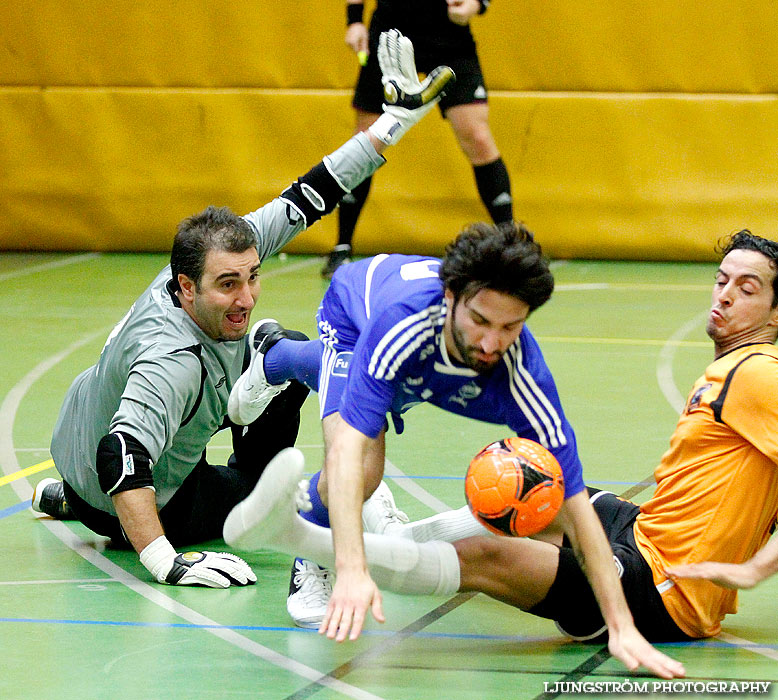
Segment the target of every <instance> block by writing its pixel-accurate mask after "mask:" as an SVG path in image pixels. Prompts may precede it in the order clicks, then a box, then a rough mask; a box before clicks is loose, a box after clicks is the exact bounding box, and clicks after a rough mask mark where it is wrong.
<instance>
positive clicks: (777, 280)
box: [715, 228, 778, 308]
mask: <svg viewBox="0 0 778 700" xmlns="http://www.w3.org/2000/svg"><path fill="white" fill-rule="evenodd" d="M715 250H716V252H717V253H718V254H719V255H720V256H721V257H722V258H724V256H726V255H727V254H728V253H731V252H732V251H733V250H755V251H756V252H757V253H761V254H762V255H764V256H765V257H766V258H767V259H768V260H769V261H770V267H772V269H773V272H775V276H774V277H773V303H772V307H773V308H775V307H776V306H778V243H776V242H775V241H771V240H770V239H769V238H762V237H761V236H755V235H754V234H753V233H751V231H749V230H748V229H747V228H744V229H743V230H742V231H738V232H737V233H733V234H731V235H730V236H725V237H724V238H722V239H721V240H719V242H718V243H717V244H716V248H715Z"/></svg>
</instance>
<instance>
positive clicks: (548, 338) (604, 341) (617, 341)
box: [537, 335, 711, 348]
mask: <svg viewBox="0 0 778 700" xmlns="http://www.w3.org/2000/svg"><path fill="white" fill-rule="evenodd" d="M537 339H538V341H540V342H542V343H583V344H586V345H654V346H663V345H673V346H676V347H681V348H709V347H711V344H710V342H705V341H702V340H652V339H650V338H583V337H576V338H567V337H564V336H552V335H541V336H538V338H537Z"/></svg>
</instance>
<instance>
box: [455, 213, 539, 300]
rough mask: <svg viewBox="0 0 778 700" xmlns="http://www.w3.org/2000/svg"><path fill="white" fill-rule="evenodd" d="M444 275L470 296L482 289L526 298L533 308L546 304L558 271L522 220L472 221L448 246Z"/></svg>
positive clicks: (457, 293) (464, 296)
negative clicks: (551, 268)
mask: <svg viewBox="0 0 778 700" xmlns="http://www.w3.org/2000/svg"><path fill="white" fill-rule="evenodd" d="M440 279H441V280H442V281H443V285H444V286H445V287H446V289H449V290H450V291H451V293H452V294H453V295H454V301H455V303H456V302H457V301H459V299H460V298H462V299H463V300H465V301H467V300H468V299H471V298H472V297H473V296H475V295H476V294H477V293H478V292H479V291H480V290H482V289H491V290H494V291H496V292H503V293H504V294H508V295H510V296H512V297H516V298H517V299H520V300H521V301H523V302H524V303H525V304H527V305H528V306H529V310H530V311H534V310H535V309H537V308H538V307H540V306H542V305H543V304H545V303H546V302H547V301H548V299H549V297H550V296H551V293H552V292H553V291H554V277H553V275H552V274H551V271H550V270H549V267H548V260H547V259H546V258H544V257H543V252H542V250H541V248H540V245H539V244H537V243H535V240H534V236H533V234H532V232H531V231H529V230H528V229H527V228H525V227H524V225H523V224H520V223H513V222H510V223H503V224H487V223H477V224H471V225H470V226H468V227H467V228H465V229H464V231H462V232H461V233H460V234H459V235H458V236H457V237H456V238H455V239H454V241H452V242H451V243H449V245H448V246H447V247H446V254H445V256H444V258H443V264H442V265H441V267H440Z"/></svg>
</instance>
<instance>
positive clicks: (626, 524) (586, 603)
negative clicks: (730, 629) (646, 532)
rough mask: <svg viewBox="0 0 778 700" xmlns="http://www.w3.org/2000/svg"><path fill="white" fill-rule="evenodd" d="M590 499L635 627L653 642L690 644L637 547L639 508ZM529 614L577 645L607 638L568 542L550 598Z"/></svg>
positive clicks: (612, 498)
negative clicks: (553, 624) (545, 620)
mask: <svg viewBox="0 0 778 700" xmlns="http://www.w3.org/2000/svg"><path fill="white" fill-rule="evenodd" d="M589 496H590V499H589V500H590V501H592V505H593V506H594V510H595V512H596V513H597V516H598V517H599V518H600V522H601V523H602V526H603V529H604V530H605V535H606V537H607V538H608V541H609V542H610V545H611V549H612V550H613V560H614V563H615V565H616V568H617V569H618V572H619V577H620V578H621V586H622V588H623V590H624V597H625V598H626V600H627V605H629V608H630V610H631V611H632V617H633V618H634V620H635V626H636V627H637V628H638V630H639V631H640V633H641V634H642V635H643V636H644V637H645V638H646V639H648V641H650V642H676V641H689V640H690V639H691V637H689V636H688V635H687V634H685V633H684V632H683V631H682V630H681V629H680V628H679V627H678V625H676V624H675V622H674V621H673V619H672V618H671V617H670V614H669V613H668V612H667V609H666V608H665V606H664V603H663V602H662V596H661V595H660V594H659V591H657V590H656V586H655V585H654V578H653V575H652V573H651V567H650V566H649V565H648V562H646V560H645V559H644V558H643V555H642V554H641V553H640V550H639V549H638V547H637V544H636V543H635V536H634V534H633V525H634V523H635V518H637V516H638V513H639V512H640V508H639V507H638V506H636V505H635V504H634V503H631V502H630V501H625V500H624V499H621V498H619V497H618V496H616V495H614V494H612V493H610V492H609V491H600V490H599V489H593V488H589ZM528 612H530V613H532V614H533V615H539V616H540V617H546V618H550V619H552V620H554V621H555V622H556V625H557V627H558V628H559V629H560V631H561V632H563V633H564V634H566V635H567V636H569V637H571V638H573V639H575V640H577V641H598V642H599V641H603V640H604V639H606V638H607V628H606V626H605V622H604V621H603V618H602V614H601V613H600V608H599V606H598V605H597V600H596V599H595V597H594V593H593V592H592V589H591V587H590V586H589V581H588V580H587V578H586V575H585V574H584V572H583V571H582V569H581V567H580V565H579V564H578V560H577V559H576V557H575V554H574V552H573V550H572V548H571V547H570V543H569V542H568V541H567V540H565V542H564V543H563V546H562V547H561V548H560V550H559V569H558V570H557V575H556V578H555V579H554V583H553V584H551V588H550V589H549V591H548V595H547V596H546V597H545V599H544V600H543V601H542V602H540V603H538V604H537V605H536V606H535V607H533V608H532V609H531V610H529V611H528Z"/></svg>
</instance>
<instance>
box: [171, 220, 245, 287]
mask: <svg viewBox="0 0 778 700" xmlns="http://www.w3.org/2000/svg"><path fill="white" fill-rule="evenodd" d="M256 244H257V237H256V235H255V234H254V230H253V229H252V228H251V226H249V224H248V222H247V221H246V220H245V219H243V218H241V217H240V216H238V215H237V214H235V213H233V212H232V210H231V209H229V208H228V207H213V206H211V207H206V208H205V209H203V211H201V212H200V213H199V214H194V215H193V216H190V217H189V218H188V219H184V220H183V221H182V222H181V223H180V224H178V230H177V233H176V237H175V238H174V239H173V249H172V250H171V252H170V267H171V270H172V273H173V287H174V289H176V290H178V289H179V288H180V287H179V284H178V275H179V274H184V275H186V276H187V277H188V278H189V279H190V280H192V281H193V282H194V283H195V287H196V288H197V287H199V286H200V280H201V279H202V277H203V271H204V269H205V256H206V255H207V254H208V251H209V250H223V251H226V252H227V253H242V252H244V251H246V250H248V249H249V248H252V247H253V246H255V245H256Z"/></svg>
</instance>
